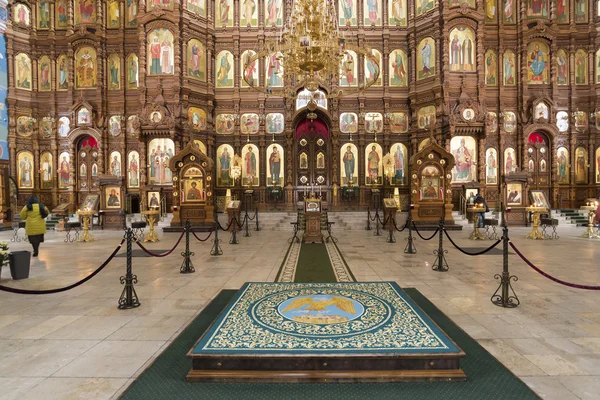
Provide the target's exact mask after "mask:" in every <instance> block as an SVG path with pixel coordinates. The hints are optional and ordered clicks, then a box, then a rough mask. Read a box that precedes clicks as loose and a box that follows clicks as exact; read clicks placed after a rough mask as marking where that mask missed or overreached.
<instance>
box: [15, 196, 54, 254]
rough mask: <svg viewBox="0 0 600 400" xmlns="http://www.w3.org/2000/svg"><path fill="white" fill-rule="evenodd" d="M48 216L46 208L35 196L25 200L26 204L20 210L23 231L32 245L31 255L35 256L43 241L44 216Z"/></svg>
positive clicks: (44, 231)
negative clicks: (23, 223)
mask: <svg viewBox="0 0 600 400" xmlns="http://www.w3.org/2000/svg"><path fill="white" fill-rule="evenodd" d="M46 216H48V210H47V209H46V207H44V205H43V204H39V203H38V199H37V197H35V196H31V197H30V198H29V200H28V201H27V205H26V206H25V207H23V209H22V210H21V221H25V231H26V232H27V237H28V238H29V243H31V246H32V247H33V256H34V257H37V255H38V250H39V248H40V243H43V242H44V234H45V233H46V221H44V218H45V217H46Z"/></svg>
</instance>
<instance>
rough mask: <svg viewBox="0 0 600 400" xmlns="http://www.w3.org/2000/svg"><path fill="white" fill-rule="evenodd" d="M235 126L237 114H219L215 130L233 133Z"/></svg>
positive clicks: (221, 132) (220, 132)
mask: <svg viewBox="0 0 600 400" xmlns="http://www.w3.org/2000/svg"><path fill="white" fill-rule="evenodd" d="M234 128H235V115H233V114H219V115H217V118H216V126H215V130H216V131H217V133H219V134H229V133H233V129H234Z"/></svg>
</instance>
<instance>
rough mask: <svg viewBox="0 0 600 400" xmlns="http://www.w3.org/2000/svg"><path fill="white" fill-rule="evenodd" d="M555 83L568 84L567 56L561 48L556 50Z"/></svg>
mask: <svg viewBox="0 0 600 400" xmlns="http://www.w3.org/2000/svg"><path fill="white" fill-rule="evenodd" d="M556 84H557V85H568V84H569V56H568V55H567V52H566V51H564V50H563V49H560V50H558V51H557V52H556Z"/></svg>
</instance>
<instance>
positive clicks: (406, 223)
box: [392, 218, 409, 232]
mask: <svg viewBox="0 0 600 400" xmlns="http://www.w3.org/2000/svg"><path fill="white" fill-rule="evenodd" d="M408 221H409V219H408V218H407V219H406V222H405V223H404V226H403V227H402V229H398V225H396V219H395V218H392V223H393V224H394V229H395V230H396V231H398V232H402V231H404V230H405V229H406V227H407V226H408Z"/></svg>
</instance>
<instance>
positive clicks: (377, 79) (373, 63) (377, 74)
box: [365, 49, 383, 86]
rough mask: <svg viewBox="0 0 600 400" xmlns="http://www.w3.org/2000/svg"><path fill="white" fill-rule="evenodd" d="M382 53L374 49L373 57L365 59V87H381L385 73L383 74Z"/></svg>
mask: <svg viewBox="0 0 600 400" xmlns="http://www.w3.org/2000/svg"><path fill="white" fill-rule="evenodd" d="M381 60H382V58H381V53H380V52H379V50H376V49H373V50H372V53H371V56H368V55H367V56H366V57H365V85H367V86H381V84H382V82H383V73H382V72H381V67H382V66H383V64H382V63H381Z"/></svg>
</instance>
